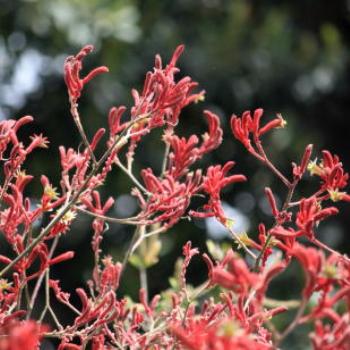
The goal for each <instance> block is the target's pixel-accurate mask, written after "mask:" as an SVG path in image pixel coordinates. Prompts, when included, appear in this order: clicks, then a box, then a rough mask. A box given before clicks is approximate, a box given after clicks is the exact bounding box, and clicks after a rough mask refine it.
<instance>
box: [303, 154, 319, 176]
mask: <svg viewBox="0 0 350 350" xmlns="http://www.w3.org/2000/svg"><path fill="white" fill-rule="evenodd" d="M322 167H323V166H322V164H320V165H318V164H317V158H316V159H315V160H312V161H310V162H309V164H308V165H307V170H308V171H309V173H310V175H311V176H313V175H321V174H322Z"/></svg>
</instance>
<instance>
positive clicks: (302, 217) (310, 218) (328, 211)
mask: <svg viewBox="0 0 350 350" xmlns="http://www.w3.org/2000/svg"><path fill="white" fill-rule="evenodd" d="M337 213H338V209H337V208H335V207H328V208H325V209H322V208H321V205H320V203H319V202H318V201H317V199H316V197H314V196H313V197H310V198H307V199H302V200H301V202H300V207H299V212H298V213H297V218H296V224H297V226H298V228H299V229H300V230H301V231H302V233H303V234H305V235H306V236H307V237H308V238H310V239H312V238H313V237H314V227H315V226H316V225H317V224H318V223H319V222H320V221H322V220H324V219H326V218H327V217H329V216H331V215H335V214H337Z"/></svg>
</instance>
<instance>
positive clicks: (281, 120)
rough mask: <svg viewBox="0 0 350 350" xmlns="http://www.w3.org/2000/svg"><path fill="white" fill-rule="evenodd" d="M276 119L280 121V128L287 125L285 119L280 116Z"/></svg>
mask: <svg viewBox="0 0 350 350" xmlns="http://www.w3.org/2000/svg"><path fill="white" fill-rule="evenodd" d="M277 118H278V119H279V120H280V128H285V127H286V126H287V124H288V123H287V121H286V120H285V119H283V117H282V114H280V113H278V114H277Z"/></svg>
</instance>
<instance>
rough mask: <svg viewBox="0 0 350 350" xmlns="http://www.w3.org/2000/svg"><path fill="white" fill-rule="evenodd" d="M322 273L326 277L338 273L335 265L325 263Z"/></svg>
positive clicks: (333, 276)
mask: <svg viewBox="0 0 350 350" xmlns="http://www.w3.org/2000/svg"><path fill="white" fill-rule="evenodd" d="M323 274H324V276H325V277H327V278H336V277H337V274H338V270H337V267H336V266H335V265H329V264H326V266H325V267H324V270H323Z"/></svg>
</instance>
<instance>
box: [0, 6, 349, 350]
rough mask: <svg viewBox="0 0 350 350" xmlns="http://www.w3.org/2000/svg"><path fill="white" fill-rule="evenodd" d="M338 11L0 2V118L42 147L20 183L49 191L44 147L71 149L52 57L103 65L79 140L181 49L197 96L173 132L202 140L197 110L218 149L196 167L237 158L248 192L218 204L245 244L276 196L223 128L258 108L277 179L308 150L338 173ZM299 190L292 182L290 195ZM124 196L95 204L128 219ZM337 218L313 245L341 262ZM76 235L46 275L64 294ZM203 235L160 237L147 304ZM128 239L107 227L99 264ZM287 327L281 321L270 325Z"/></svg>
mask: <svg viewBox="0 0 350 350" xmlns="http://www.w3.org/2000/svg"><path fill="white" fill-rule="evenodd" d="M349 11H350V9H349V2H348V1H345V0H344V1H343V0H339V1H333V2H330V1H327V0H319V1H316V0H306V1H305V0H295V1H285V0H284V1H283V0H269V1H268V0H264V1H262V0H260V1H258V0H250V1H248V0H246V1H244V0H232V1H230V0H164V1H156V0H129V1H127V0H27V1H25V0H0V118H9V117H19V116H21V115H23V114H32V115H34V116H35V124H34V125H33V126H32V127H28V128H27V129H26V131H23V138H26V137H28V135H30V134H31V133H33V132H37V133H38V132H43V133H44V134H45V135H46V136H48V137H49V139H50V141H51V144H52V147H51V148H50V150H49V151H48V152H47V151H42V152H37V153H36V155H35V156H32V158H31V159H30V162H28V168H29V172H30V173H32V174H34V175H37V176H39V175H41V174H46V175H48V176H49V177H50V178H51V179H53V182H54V183H56V184H58V180H59V178H58V168H59V161H58V151H57V147H56V146H57V145H59V144H65V145H67V146H78V145H79V142H80V141H79V138H78V133H77V131H76V130H75V128H74V125H73V123H72V121H71V119H70V115H69V108H68V101H67V94H66V91H65V86H64V83H63V79H62V65H63V61H64V58H65V56H67V55H68V54H72V53H75V52H77V51H78V50H79V49H80V47H81V46H83V45H85V44H87V43H92V44H94V45H95V47H96V53H95V55H92V56H90V57H89V58H88V59H87V61H86V63H87V67H86V69H87V70H88V67H89V66H90V67H93V66H94V65H100V64H103V65H107V66H108V67H109V68H110V71H111V73H110V74H109V75H104V76H101V77H99V78H98V79H96V80H95V81H94V82H92V83H91V84H90V85H89V87H88V89H87V91H86V94H85V95H84V97H83V98H82V99H81V101H80V109H81V115H82V119H83V122H84V123H85V127H86V130H87V132H88V134H89V135H91V134H92V132H93V131H94V130H95V129H96V128H97V127H103V126H106V116H107V112H108V109H109V108H110V107H111V106H112V105H119V104H126V105H127V106H130V104H131V97H130V88H131V87H136V88H140V87H141V86H142V82H143V77H144V74H145V72H146V70H149V69H151V68H152V64H153V57H154V54H155V53H158V52H159V53H161V54H162V57H163V59H164V61H166V60H167V59H168V58H169V57H170V55H171V53H172V51H173V50H174V49H175V47H176V46H177V45H178V44H179V43H184V44H185V45H186V47H187V50H186V51H185V54H184V56H183V57H182V58H181V60H180V68H181V75H191V76H192V77H193V78H194V80H197V81H199V82H200V85H201V87H202V88H204V89H205V90H206V91H207V97H206V101H205V102H204V103H203V104H202V105H198V106H195V107H190V108H188V109H187V110H186V111H185V112H184V115H183V116H182V120H181V123H182V124H181V126H179V128H178V130H179V133H180V134H183V135H189V134H190V133H193V132H196V133H202V132H203V130H205V123H204V121H203V118H202V116H201V109H202V108H209V109H211V110H213V111H214V112H216V113H218V114H219V115H220V116H221V117H222V125H223V128H224V132H225V141H224V144H223V145H222V146H221V147H220V149H219V151H218V152H216V153H215V154H213V155H212V156H208V157H207V158H206V160H205V161H204V162H203V163H202V165H203V167H205V166H206V165H207V164H209V163H213V162H219V163H223V162H224V161H227V160H229V159H234V160H237V162H238V165H237V167H236V169H237V171H239V172H243V173H245V174H246V175H247V176H248V177H249V182H248V183H247V184H245V185H239V186H235V188H233V189H232V191H228V192H226V193H225V198H224V199H225V201H226V202H227V203H228V205H229V206H230V207H233V208H234V209H235V210H238V212H239V214H240V215H241V217H243V218H245V220H246V222H248V225H249V230H248V231H249V234H251V235H253V236H254V235H255V233H256V225H257V223H258V222H260V221H262V220H263V221H265V222H266V223H267V224H269V223H271V222H272V219H271V217H270V215H269V212H268V210H267V209H266V201H265V199H264V197H263V188H264V186H271V187H272V189H273V190H274V192H275V193H277V194H280V196H281V200H282V198H283V195H284V193H285V190H284V189H283V187H281V185H280V184H279V183H278V182H277V181H276V179H275V178H274V177H272V175H271V174H270V173H269V172H268V171H267V170H266V169H262V168H261V167H260V166H259V165H258V164H257V163H256V162H255V160H253V159H252V158H251V157H249V155H247V154H246V152H245V151H244V150H243V149H242V147H241V146H240V145H239V144H238V143H237V142H235V141H234V140H233V137H232V136H231V134H230V130H229V123H228V121H229V116H230V115H231V114H232V113H236V114H241V113H242V111H244V110H246V109H254V108H257V107H264V108H265V110H266V114H267V117H269V116H272V115H273V114H274V113H276V112H281V113H282V114H283V116H284V118H285V119H286V120H287V121H288V128H287V129H283V130H281V131H280V132H276V133H274V134H273V135H272V137H270V138H268V139H267V140H266V145H267V149H268V152H269V154H270V155H271V158H272V159H273V160H274V161H275V162H276V164H277V165H278V166H279V167H280V168H281V169H284V171H285V172H286V173H287V174H289V173H290V162H291V161H297V160H298V159H299V157H300V156H301V153H302V151H303V149H304V147H305V145H306V144H308V143H314V144H315V146H316V149H318V150H320V149H322V148H327V149H330V150H331V151H332V152H336V153H338V154H339V155H340V156H341V157H342V158H343V159H344V163H345V165H346V166H347V168H348V169H350V158H349V152H348V150H349V143H350V141H349V134H350V133H349V131H350V124H349V122H348V115H347V114H348V113H347V111H348V110H349V107H350V99H349V96H350V69H349V68H350V62H349V48H350V21H349ZM157 137H158V139H157ZM161 156H162V148H161V142H160V141H159V133H158V134H157V133H155V136H154V137H147V138H146V140H145V144H144V146H143V147H142V148H140V149H139V156H138V158H137V161H138V164H139V167H140V168H141V167H145V166H152V167H155V168H157V167H158V168H159V167H160V164H161ZM31 186H32V187H31V193H30V195H31V196H33V197H34V198H35V196H37V195H38V190H39V188H40V187H39V181H38V180H37V181H36V182H34V183H33V184H32V185H31ZM312 186H313V185H312V184H311V183H310V181H305V182H304V186H302V191H310V190H312V188H313V187H312ZM129 187H130V183H129V182H128V180H126V179H125V177H124V176H123V175H122V174H121V173H120V172H118V171H113V172H112V175H111V177H110V179H109V182H108V184H107V186H106V188H105V189H103V191H104V192H103V193H104V195H113V196H116V198H117V204H116V208H115V213H114V214H116V215H124V214H125V215H128V214H132V213H133V210H135V208H134V207H135V203H134V202H133V200H132V199H131V198H130V197H129V196H128V195H127V194H128V193H129ZM107 190H108V193H106V191H107ZM297 195H301V193H298V194H297ZM348 210H349V209H348V208H346V207H344V213H345V214H343V215H342V216H340V218H339V219H337V220H335V221H330V223H329V224H326V225H324V226H323V227H320V237H321V239H323V240H324V241H325V242H326V243H328V244H331V245H332V246H334V247H336V248H339V249H341V250H343V251H349V246H350V244H349V242H350V240H349V238H348V237H347V236H346V234H347V227H349V225H350V216H349V215H347V214H346V213H348ZM89 224H90V220H89V219H88V218H81V219H79V221H78V222H77V223H76V224H75V225H74V226H73V229H72V231H71V232H70V233H69V234H68V235H67V236H66V237H64V238H63V242H62V245H61V248H62V250H63V249H67V248H69V249H77V253H78V254H77V258H76V259H75V263H74V264H73V265H74V266H71V265H68V264H69V263H67V267H68V266H69V269H67V268H66V266H63V267H62V268H61V269H58V270H54V271H55V273H56V274H57V276H56V277H57V278H59V277H61V276H62V275H63V274H64V275H65V278H64V279H63V282H64V281H65V283H63V287H64V288H68V289H72V288H73V287H75V286H78V285H80V284H81V283H83V282H84V281H86V280H87V279H88V278H90V275H89V274H90V272H89V271H90V269H91V266H92V263H93V258H92V254H91V253H90V250H89V248H90V242H89V240H90V237H91V230H90V227H89ZM246 226H247V225H246ZM247 227H248V226H247ZM208 228H210V227H209V225H204V223H200V222H195V223H192V224H191V223H187V222H181V223H180V224H179V225H178V226H176V227H175V228H173V229H171V230H170V232H168V233H167V234H166V235H164V237H162V248H161V250H160V256H159V263H158V264H156V265H155V266H153V267H151V268H150V270H149V275H148V278H149V281H150V287H151V292H152V293H155V292H157V291H159V290H160V289H162V288H167V287H168V286H169V282H168V278H169V276H171V275H172V273H173V269H174V263H175V261H176V259H177V257H178V256H179V255H181V247H182V244H183V243H184V242H186V241H187V240H189V239H190V240H192V241H193V242H194V245H195V246H196V245H197V246H199V247H200V248H201V249H202V251H204V250H205V249H206V247H205V241H206V238H207V235H208V233H207V232H206V231H208V230H206V229H208ZM215 230H216V228H215V226H214V231H215ZM212 234H213V232H212ZM130 235H131V232H130V231H129V230H128V229H126V228H122V227H119V226H116V225H113V226H111V227H110V230H109V231H108V232H107V233H106V238H105V241H104V249H105V252H106V253H108V254H112V255H114V256H116V257H117V258H122V255H123V252H124V251H125V249H126V246H127V242H128V241H129V239H130ZM214 235H215V232H214ZM157 259H158V257H157ZM62 265H64V264H62ZM198 271H199V272H200V273H198ZM297 271H298V268H297V267H294V268H291V269H289V270H288V271H287V272H286V273H285V274H284V275H283V276H281V277H280V278H279V279H277V281H276V282H274V283H275V284H274V285H275V289H274V294H275V295H273V296H274V297H277V298H280V299H287V298H297V297H298V293H299V292H300V287H301V285H302V276H301V274H300V271H299V273H298V272H297ZM191 272H192V273H191ZM127 273H128V274H129V276H132V277H129V278H128V279H125V280H124V281H123V283H122V285H123V287H122V290H121V293H128V294H130V295H132V296H134V297H135V295H136V290H137V288H138V275H137V271H136V269H134V268H132V267H129V268H128V271H127ZM205 273H206V270H205V267H204V264H203V262H202V261H201V259H199V258H196V259H194V262H193V264H192V265H191V267H190V269H189V278H190V280H191V282H192V283H194V284H198V283H200V282H202V281H203V280H204V279H205ZM67 277H68V280H67ZM286 322H288V320H286V319H285V318H283V317H281V323H282V324H285V323H286ZM299 332H300V334H297V336H296V337H294V338H292V339H291V340H290V344H291V345H290V347H289V349H305V345H304V344H305V343H304V341H305V330H304V329H303V330H299ZM292 344H293V345H292Z"/></svg>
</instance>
